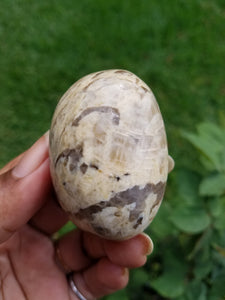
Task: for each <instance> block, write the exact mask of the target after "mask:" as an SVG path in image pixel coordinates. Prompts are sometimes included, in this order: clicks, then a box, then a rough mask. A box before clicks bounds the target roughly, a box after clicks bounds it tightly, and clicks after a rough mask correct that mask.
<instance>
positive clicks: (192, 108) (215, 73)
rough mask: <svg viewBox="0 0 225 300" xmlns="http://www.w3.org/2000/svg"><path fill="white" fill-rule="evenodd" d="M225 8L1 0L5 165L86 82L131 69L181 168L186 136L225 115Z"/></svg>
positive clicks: (0, 149)
mask: <svg viewBox="0 0 225 300" xmlns="http://www.w3.org/2000/svg"><path fill="white" fill-rule="evenodd" d="M224 8H225V7H224V4H223V1H218V0H217V1H206V0H204V1H203V0H202V1H196V0H190V1H181V0H180V1H175V0H171V1H167V0H161V1H158V0H151V1H148V0H141V1H128V0H124V1H120V0H107V1H105V0H97V1H91V0H83V1H72V0H64V1H59V0H58V1H57V0H52V1H44V0H39V1H28V0H14V1H10V0H2V1H1V10H0V39H1V43H0V70H1V72H0V103H1V110H0V120H1V123H0V164H1V165H3V164H4V163H5V162H7V161H8V160H9V159H10V158H12V157H13V156H15V155H17V154H18V153H20V152H21V151H23V150H24V149H26V148H27V147H28V146H29V145H30V144H32V143H33V141H34V140H35V139H36V138H38V136H40V135H41V134H42V133H43V132H45V131H46V130H47V129H48V128H49V125H50V121H51V116H52V114H53V111H54V108H55V106H56V103H57V101H58V100H59V98H60V97H61V95H62V94H63V93H64V92H65V90H66V89H67V88H68V87H69V86H70V85H71V84H72V83H73V82H74V81H75V80H77V79H78V78H80V77H81V76H83V75H85V74H87V73H90V72H94V71H97V70H102V69H108V68H125V69H128V70H131V71H133V72H134V73H136V74H137V75H139V76H140V77H141V78H142V79H143V80H144V81H146V82H147V83H148V84H149V85H150V86H151V88H152V90H153V91H154V93H155V95H156V97H157V99H158V102H159V104H160V107H161V110H162V113H163V116H164V119H165V123H166V126H167V132H168V140H169V146H170V152H171V153H172V155H173V156H174V157H175V160H176V162H177V164H182V163H185V161H186V163H187V164H188V163H189V162H188V161H187V159H185V154H186V153H187V151H188V153H189V149H188V150H187V148H186V143H185V142H184V141H183V140H181V138H180V135H179V132H180V130H181V129H194V127H195V125H196V123H199V121H201V120H205V119H210V120H217V119H218V112H219V111H220V110H224V107H225V105H224V99H223V98H224V96H225V86H224V81H223V80H224V77H223V75H224V74H223V73H224V54H225V39H224V26H223V25H224V15H225V12H224Z"/></svg>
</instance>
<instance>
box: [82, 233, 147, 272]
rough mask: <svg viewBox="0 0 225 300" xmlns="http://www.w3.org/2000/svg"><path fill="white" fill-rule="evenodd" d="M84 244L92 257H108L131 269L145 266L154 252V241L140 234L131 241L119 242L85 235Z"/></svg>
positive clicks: (88, 234) (89, 234)
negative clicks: (148, 257) (147, 258)
mask: <svg viewBox="0 0 225 300" xmlns="http://www.w3.org/2000/svg"><path fill="white" fill-rule="evenodd" d="M83 243H84V248H85V249H86V252H87V254H88V255H89V256H90V257H93V258H99V257H102V256H105V255H106V256H108V257H109V259H110V260H111V261H112V262H113V263H115V264H119V265H121V266H126V267H129V268H136V267H140V266H142V265H144V264H145V262H146V255H149V254H150V253H151V252H152V250H153V243H152V240H151V239H150V238H149V236H147V235H146V234H139V235H137V236H135V237H133V238H131V239H129V240H125V241H120V242H117V241H110V240H104V239H102V238H99V237H98V236H95V235H93V234H91V233H85V234H84V238H83Z"/></svg>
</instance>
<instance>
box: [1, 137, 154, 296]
mask: <svg viewBox="0 0 225 300" xmlns="http://www.w3.org/2000/svg"><path fill="white" fill-rule="evenodd" d="M67 221H68V217H67V215H66V214H65V213H64V212H63V211H62V210H61V208H60V207H59V205H58V204H57V201H56V198H55V195H54V190H53V187H52V183H51V177H50V172H49V158H48V135H47V134H46V135H44V136H43V137H41V138H40V139H39V140H38V141H37V142H36V143H35V144H34V145H33V146H32V147H31V148H30V149H28V150H27V151H26V152H24V153H22V154H21V155H19V156H18V157H16V158H15V159H14V160H12V161H11V162H9V163H8V164H7V165H6V166H5V167H4V168H3V169H1V170H0V299H1V300H11V299H17V300H23V299H29V300H36V299H37V300H39V299H43V300H45V299H46V300H48V299H55V300H61V299H65V300H67V299H68V300H77V299H78V298H77V297H76V296H75V294H74V293H73V292H72V290H71V288H70V287H69V285H68V281H67V277H66V275H67V273H68V272H70V271H73V272H74V273H73V274H74V275H73V279H74V282H75V284H76V286H77V287H78V289H79V291H80V292H81V293H82V294H83V295H84V296H85V297H86V298H87V299H88V300H93V299H96V298H100V297H102V296H104V295H107V294H110V293H113V292H115V291H117V290H119V289H121V288H124V287H125V286H126V285H127V283H128V279H129V269H130V268H136V267H141V266H143V265H144V264H145V262H146V256H147V255H148V254H150V253H151V251H152V248H153V245H152V242H151V239H150V238H149V237H148V236H147V235H145V234H139V235H138V236H136V237H134V238H132V239H130V240H126V241H120V242H116V241H109V240H104V239H102V238H99V237H97V236H95V235H92V234H90V233H86V232H82V231H80V230H78V229H77V230H74V231H72V232H70V233H69V234H67V235H65V236H63V237H62V238H61V239H59V240H58V241H57V243H55V241H53V239H52V235H53V233H55V232H56V231H57V230H59V229H60V228H61V227H62V226H63V225H64V224H65V223H66V222H67ZM56 245H57V246H56ZM56 249H57V250H56Z"/></svg>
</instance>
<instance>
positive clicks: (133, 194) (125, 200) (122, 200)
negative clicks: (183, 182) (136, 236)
mask: <svg viewBox="0 0 225 300" xmlns="http://www.w3.org/2000/svg"><path fill="white" fill-rule="evenodd" d="M165 185H166V183H165V182H159V183H157V184H152V183H148V184H146V186H145V187H144V188H142V189H141V188H140V186H138V185H135V186H134V187H132V188H130V189H127V190H126V191H123V192H119V193H117V194H115V196H113V197H112V198H111V199H110V200H109V201H100V202H99V203H97V204H95V205H91V206H89V207H87V208H84V209H80V210H79V211H78V212H77V213H76V214H75V217H76V218H78V219H87V220H89V221H90V222H91V224H92V226H93V225H94V224H93V223H94V222H93V221H94V215H95V214H96V213H99V212H101V211H102V210H103V209H105V208H107V207H116V208H118V209H121V208H123V207H124V206H125V205H129V204H132V203H136V207H135V209H134V210H132V211H131V212H130V216H129V221H130V222H133V221H135V220H137V222H136V224H135V225H134V228H135V229H136V228H137V227H138V226H139V225H140V224H141V223H142V217H139V215H140V214H141V213H142V212H143V211H144V209H145V200H146V198H147V197H148V196H149V194H150V193H154V194H156V195H157V198H156V202H155V203H154V205H153V206H152V208H151V211H152V209H153V208H154V207H155V206H156V205H158V204H159V203H160V202H161V200H162V198H163V195H164V191H165Z"/></svg>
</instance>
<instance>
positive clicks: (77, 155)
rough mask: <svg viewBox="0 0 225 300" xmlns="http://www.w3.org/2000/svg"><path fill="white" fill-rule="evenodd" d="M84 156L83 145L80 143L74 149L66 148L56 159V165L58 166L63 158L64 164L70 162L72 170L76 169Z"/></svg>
mask: <svg viewBox="0 0 225 300" xmlns="http://www.w3.org/2000/svg"><path fill="white" fill-rule="evenodd" d="M82 156H83V146H82V145H78V146H77V147H76V148H74V149H65V150H64V151H63V152H62V153H60V154H59V156H58V157H57V159H56V162H55V167H56V166H57V164H58V162H59V160H60V159H63V162H64V164H67V163H68V162H69V164H70V165H69V169H70V171H71V172H72V171H74V170H75V169H76V168H77V165H78V163H79V161H80V159H81V157H82Z"/></svg>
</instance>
